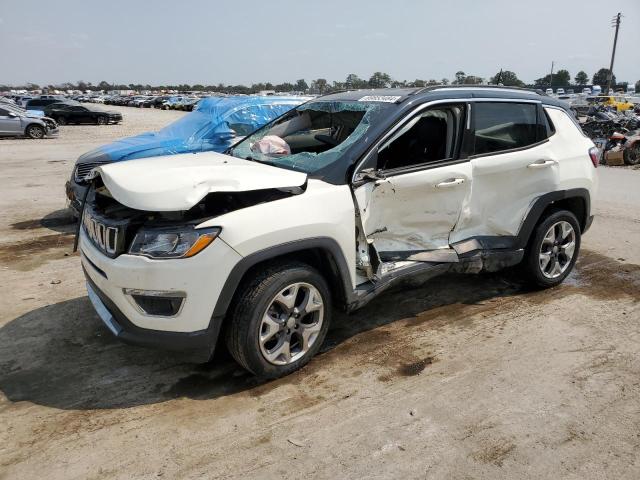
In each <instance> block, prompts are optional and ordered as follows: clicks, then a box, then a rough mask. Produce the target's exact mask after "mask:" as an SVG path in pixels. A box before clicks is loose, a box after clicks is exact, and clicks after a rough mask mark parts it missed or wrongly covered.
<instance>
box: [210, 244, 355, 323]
mask: <svg viewBox="0 0 640 480" xmlns="http://www.w3.org/2000/svg"><path fill="white" fill-rule="evenodd" d="M317 249H320V250H323V251H325V252H327V253H329V255H330V256H331V259H332V260H333V261H334V262H335V266H336V267H337V270H338V275H339V277H340V280H341V283H342V285H339V287H340V289H341V291H342V292H343V294H344V298H345V300H346V302H347V303H349V302H350V300H351V299H352V298H353V295H354V294H353V288H352V284H351V275H350V274H349V266H348V264H347V261H346V259H345V258H344V255H343V253H342V249H341V248H340V246H339V245H338V242H336V241H335V240H334V239H332V238H329V237H314V238H307V239H302V240H296V241H293V242H288V243H284V244H282V245H276V246H274V247H270V248H266V249H264V250H260V251H258V252H255V253H252V254H251V255H247V256H246V257H244V258H243V259H242V260H240V261H239V262H238V263H237V264H236V265H235V266H234V267H233V269H232V270H231V272H230V273H229V275H228V276H227V280H226V282H225V284H224V286H223V287H222V291H221V292H220V295H219V296H218V301H217V302H216V306H215V308H214V310H213V316H214V317H220V318H222V317H224V316H225V315H226V313H227V310H228V308H229V305H230V304H231V300H232V299H233V296H234V295H235V293H236V290H237V288H238V285H239V284H240V281H241V280H242V278H243V277H244V275H245V273H247V271H248V270H249V269H250V268H251V267H253V266H255V265H257V264H258V263H260V262H264V261H266V260H270V259H272V258H275V257H279V256H280V255H284V254H287V253H295V252H301V251H305V250H317Z"/></svg>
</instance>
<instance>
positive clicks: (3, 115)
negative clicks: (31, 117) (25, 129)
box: [0, 108, 22, 135]
mask: <svg viewBox="0 0 640 480" xmlns="http://www.w3.org/2000/svg"><path fill="white" fill-rule="evenodd" d="M9 113H10V110H6V109H4V108H0V134H1V135H19V134H21V133H22V122H21V121H20V117H19V116H18V115H16V114H14V115H9Z"/></svg>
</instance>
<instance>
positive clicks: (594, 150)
mask: <svg viewBox="0 0 640 480" xmlns="http://www.w3.org/2000/svg"><path fill="white" fill-rule="evenodd" d="M599 152H600V150H598V149H597V148H596V147H591V148H590V149H589V157H590V158H591V163H593V166H594V167H595V168H598V153H599Z"/></svg>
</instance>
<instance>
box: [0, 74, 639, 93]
mask: <svg viewBox="0 0 640 480" xmlns="http://www.w3.org/2000/svg"><path fill="white" fill-rule="evenodd" d="M608 74H609V70H608V69H607V68H601V69H599V70H598V71H597V72H596V73H594V75H593V77H592V84H593V85H600V86H602V87H605V86H606V85H607V80H608ZM486 83H489V84H494V85H497V84H501V85H504V86H513V87H541V86H549V87H554V86H568V85H572V84H574V85H577V86H580V85H587V84H588V83H589V76H588V75H587V73H586V72H584V71H582V70H581V71H579V72H578V73H577V74H576V76H575V77H574V79H573V83H572V82H571V74H570V73H569V71H568V70H565V69H560V70H558V71H557V72H555V73H554V74H553V75H551V74H547V75H544V76H542V77H540V78H537V79H536V80H535V81H534V83H533V84H526V83H525V82H523V81H522V80H520V79H519V78H518V76H517V75H516V73H514V72H513V71H510V70H500V71H499V72H498V73H496V74H495V75H494V76H493V77H490V78H489V79H485V78H483V77H480V76H477V75H468V74H466V73H465V72H463V71H462V70H459V71H457V72H456V73H455V75H454V78H453V79H452V80H449V79H448V78H441V79H439V80H437V79H433V78H432V79H428V80H422V79H415V80H413V81H407V80H394V79H393V78H392V77H391V76H390V75H389V74H388V73H384V72H375V73H373V75H371V76H370V77H369V78H368V79H366V78H360V77H359V76H358V75H356V74H355V73H350V74H348V75H347V76H346V78H345V80H344V81H342V82H340V81H332V82H330V81H328V80H327V79H326V78H316V79H314V80H311V81H310V83H307V81H306V80H305V79H299V80H296V81H295V82H284V83H270V82H266V83H253V84H251V85H225V84H223V83H218V84H217V85H203V84H192V85H190V84H187V83H184V84H179V85H150V84H140V83H136V84H134V83H130V84H116V83H109V82H106V81H104V80H103V81H101V82H99V83H96V84H92V83H91V82H85V81H83V80H80V81H78V82H76V83H71V82H65V83H61V84H57V85H52V84H50V85H42V86H41V85H38V84H35V83H27V84H25V85H13V86H12V85H0V91H7V90H11V89H18V90H20V89H25V90H41V89H48V90H81V91H83V92H84V91H101V90H102V91H109V90H135V91H143V90H156V91H157V90H164V91H167V90H174V91H180V92H218V93H226V94H234V93H235V94H252V93H258V92H261V91H265V90H274V91H276V92H301V93H318V94H325V93H330V92H334V91H337V90H347V89H362V88H385V87H386V88H403V87H428V86H434V85H450V84H451V85H480V84H486ZM612 85H617V84H616V77H615V75H613V77H612ZM626 85H627V83H626V82H623V83H621V84H620V85H618V86H622V87H626ZM636 90H637V91H638V90H640V80H639V81H638V82H636Z"/></svg>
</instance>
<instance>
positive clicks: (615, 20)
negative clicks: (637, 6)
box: [607, 12, 622, 93]
mask: <svg viewBox="0 0 640 480" xmlns="http://www.w3.org/2000/svg"><path fill="white" fill-rule="evenodd" d="M621 18H622V12H618V14H617V15H616V16H615V17H613V19H612V20H611V25H612V26H614V27H616V34H615V36H614V37H613V51H612V52H611V65H610V66H609V74H608V75H607V77H608V78H607V93H610V92H611V81H612V80H613V61H614V60H615V58H616V46H617V45H618V30H620V19H621Z"/></svg>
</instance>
